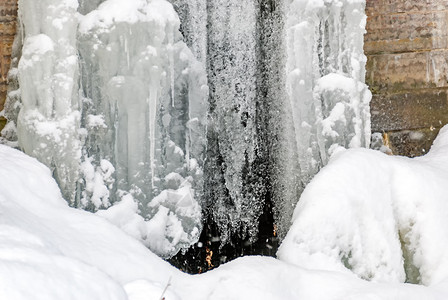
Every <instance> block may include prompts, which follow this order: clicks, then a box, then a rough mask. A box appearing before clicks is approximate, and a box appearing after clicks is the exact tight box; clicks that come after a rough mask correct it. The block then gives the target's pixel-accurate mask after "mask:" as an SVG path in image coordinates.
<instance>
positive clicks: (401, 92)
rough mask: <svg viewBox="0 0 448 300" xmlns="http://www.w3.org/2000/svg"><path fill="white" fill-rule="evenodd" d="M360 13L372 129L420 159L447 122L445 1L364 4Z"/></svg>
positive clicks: (383, 0)
mask: <svg viewBox="0 0 448 300" xmlns="http://www.w3.org/2000/svg"><path fill="white" fill-rule="evenodd" d="M366 13H367V15H368V19H367V34H366V35H365V45H364V50H365V52H366V55H367V58H368V61H367V72H366V82H367V84H368V85H369V86H370V89H371V91H372V93H373V99H372V103H371V112H372V130H373V131H374V132H375V131H376V132H383V133H384V134H385V137H386V140H388V142H389V143H390V147H391V149H392V151H393V152H394V154H403V155H408V156H417V155H421V154H424V153H425V152H427V151H428V150H429V148H430V146H431V143H432V141H433V139H434V138H435V136H436V134H437V132H438V130H439V129H440V128H441V127H442V126H443V125H444V124H447V123H448V101H447V95H448V0H412V1H410V0H367V6H366Z"/></svg>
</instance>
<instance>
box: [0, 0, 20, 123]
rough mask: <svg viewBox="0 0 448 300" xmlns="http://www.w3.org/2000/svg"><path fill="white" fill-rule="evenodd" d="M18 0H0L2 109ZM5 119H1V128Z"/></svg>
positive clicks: (0, 102)
mask: <svg viewBox="0 0 448 300" xmlns="http://www.w3.org/2000/svg"><path fill="white" fill-rule="evenodd" d="M16 20H17V0H1V1H0V111H1V110H3V105H4V104H5V99H6V90H7V82H6V78H7V74H8V71H9V66H10V62H11V50H12V43H13V41H14V35H15V32H16ZM4 123H5V120H4V119H3V118H1V119H0V128H2V127H3V126H4Z"/></svg>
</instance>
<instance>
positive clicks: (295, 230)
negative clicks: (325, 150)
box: [278, 127, 448, 285]
mask: <svg viewBox="0 0 448 300" xmlns="http://www.w3.org/2000/svg"><path fill="white" fill-rule="evenodd" d="M447 167H448V127H444V128H443V129H442V130H441V132H440V134H439V137H438V138H437V139H436V141H435V142H434V145H433V147H432V148H431V151H430V152H429V153H428V154H427V155H426V156H424V157H420V158H414V159H409V158H405V157H393V156H387V155H386V154H383V153H381V152H379V151H373V150H366V149H356V150H355V149H352V150H346V151H342V152H340V153H337V154H335V155H334V157H333V158H332V159H331V160H330V163H329V164H328V166H327V167H325V168H324V169H323V170H322V171H321V172H320V173H319V174H318V175H317V176H316V177H315V178H314V179H313V181H312V182H311V183H310V184H309V185H308V186H307V188H306V189H305V191H304V193H303V194H302V197H301V199H300V201H299V203H298V205H297V207H296V209H295V211H294V217H293V225H292V227H291V229H290V231H289V233H288V235H287V236H286V238H285V240H284V241H283V243H282V245H281V247H280V249H279V251H278V256H279V257H280V259H282V260H284V261H287V262H290V263H294V264H296V265H300V266H305V267H309V268H313V269H323V270H339V271H344V270H345V271H348V269H349V270H351V271H352V272H354V273H355V274H357V275H358V276H360V277H361V278H364V279H369V280H374V281H382V282H404V281H407V282H412V283H422V284H425V285H432V284H437V283H439V282H442V281H443V280H445V279H446V278H447V276H448V252H447V250H446V249H447V247H448V224H446V222H447V220H448V197H447V195H446V193H445V186H446V185H447V184H448V173H447V171H446V170H448V168H447Z"/></svg>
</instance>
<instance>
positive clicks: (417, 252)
mask: <svg viewBox="0 0 448 300" xmlns="http://www.w3.org/2000/svg"><path fill="white" fill-rule="evenodd" d="M0 162H1V165H2V168H1V169H0V213H1V218H0V240H1V243H0V282H1V283H2V284H1V286H0V293H1V295H2V297H4V299H17V300H20V299H24V300H25V299H26V300H28V299H45V300H52V299H55V300H56V299H57V300H60V299H84V300H85V299H131V300H137V299H160V297H161V295H162V293H163V292H164V290H165V288H166V287H167V290H166V291H165V293H164V296H165V297H166V299H167V300H168V299H195V300H197V299H306V300H313V299H406V300H409V299H446V297H448V264H447V262H448V260H447V252H446V249H447V246H448V245H447V244H448V233H447V230H448V226H447V224H446V223H447V220H448V218H447V212H448V208H447V205H448V204H447V203H448V199H446V197H447V196H446V193H445V191H444V188H445V186H447V184H448V173H447V171H446V170H447V169H448V168H447V167H448V128H444V129H443V130H442V131H441V133H440V136H439V137H438V139H437V140H436V142H435V144H434V146H433V149H431V151H430V152H429V153H428V154H427V155H426V156H424V157H422V158H418V159H408V158H402V157H390V156H386V155H385V154H382V153H380V152H376V151H373V150H354V149H352V150H344V151H342V152H338V153H336V154H335V155H334V157H333V158H332V159H331V161H330V163H329V165H328V166H327V167H325V168H324V169H323V170H322V171H321V172H320V173H319V175H318V176H316V177H315V179H314V180H313V181H312V182H311V183H310V185H309V186H308V188H307V189H306V190H305V193H304V194H303V196H302V199H301V201H300V202H299V205H298V206H297V208H296V212H295V218H294V225H293V227H292V229H291V231H290V232H289V233H288V235H287V237H286V239H285V241H284V243H283V244H282V247H281V249H280V251H279V256H280V258H281V260H277V259H274V258H268V257H243V258H240V259H237V260H235V261H233V262H230V263H228V264H225V265H222V266H220V267H219V268H217V269H215V270H212V271H209V272H207V273H205V274H201V275H194V276H192V275H187V274H184V273H181V272H180V271H179V270H177V269H175V268H173V267H172V266H170V265H169V264H168V263H166V262H164V261H163V260H162V259H161V258H159V257H157V256H156V255H155V254H153V253H152V252H151V251H150V250H148V249H147V248H146V247H144V246H143V245H142V244H141V243H140V242H139V241H137V240H136V239H134V238H132V237H131V236H129V235H127V234H125V233H124V232H123V231H121V230H120V229H118V228H117V227H115V226H114V225H112V224H111V223H109V222H108V221H106V220H105V219H103V218H101V217H99V216H97V215H95V214H92V213H88V212H85V211H81V210H77V209H74V208H70V207H68V205H67V204H66V202H65V200H63V198H62V196H61V194H60V192H59V189H58V186H57V184H56V182H55V181H54V179H53V178H52V177H51V174H50V171H49V170H48V169H47V168H46V167H45V166H43V165H42V164H41V163H39V162H37V160H35V159H33V158H30V157H28V156H26V155H25V154H23V153H22V152H19V151H17V150H14V149H12V148H9V147H6V146H0ZM117 210H119V209H118V208H117ZM411 224H412V226H411ZM400 232H401V233H400ZM399 233H400V234H402V236H403V238H402V239H403V240H405V241H406V243H405V245H404V246H403V247H405V248H406V247H407V249H408V251H409V252H410V253H414V256H413V260H411V263H412V264H413V265H415V266H416V267H418V269H419V272H420V274H421V281H422V283H423V284H425V285H427V286H423V285H411V284H403V283H399V281H403V280H404V271H403V265H402V263H403V260H402V259H401V256H402V252H401V248H400V245H399V244H400V242H399V240H398V235H399ZM344 253H345V254H347V253H351V255H350V256H348V257H347V258H346V260H347V262H348V264H349V265H350V266H351V267H352V271H350V270H348V269H346V268H345V267H344V265H343V264H342V262H341V258H342V257H341V255H343V254H344ZM282 260H283V261H282ZM329 269H331V270H329ZM366 274H371V275H372V276H371V278H370V279H373V281H374V282H368V281H364V280H362V279H360V278H359V277H357V276H356V275H359V276H363V277H367V276H365V275H366ZM145 297H146V298H145Z"/></svg>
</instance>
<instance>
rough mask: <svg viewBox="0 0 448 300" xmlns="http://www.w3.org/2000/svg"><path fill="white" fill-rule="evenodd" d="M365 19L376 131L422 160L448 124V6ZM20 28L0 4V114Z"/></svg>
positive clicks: (423, 4)
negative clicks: (14, 42) (17, 31)
mask: <svg viewBox="0 0 448 300" xmlns="http://www.w3.org/2000/svg"><path fill="white" fill-rule="evenodd" d="M366 13H367V15H368V19H367V34H366V35H365V48H364V49H365V52H366V55H367V57H368V62H367V72H366V82H367V84H368V85H369V86H370V88H371V90H372V92H373V99H372V103H371V112H372V130H373V132H381V133H383V135H384V137H385V140H386V143H388V145H389V146H390V148H391V149H392V151H393V153H394V154H402V155H408V156H416V155H422V154H424V153H425V152H426V151H428V150H429V148H430V146H431V143H432V141H433V139H434V138H435V136H436V135H437V132H438V130H439V129H440V128H441V127H442V126H443V125H444V124H446V123H448V100H447V97H448V0H413V1H408V0H367V5H366ZM16 22H17V0H0V110H2V109H3V105H4V101H5V99H6V90H7V82H6V79H7V73H8V70H9V66H10V61H11V48H12V43H13V39H14V34H15V31H16ZM3 123H4V119H3V118H1V117H0V128H1V127H2V125H3Z"/></svg>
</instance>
